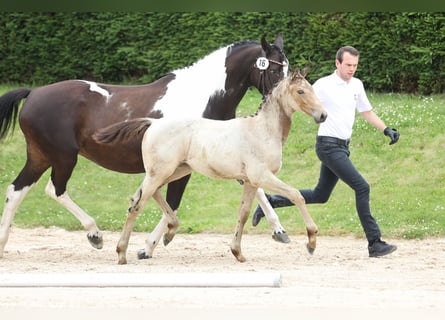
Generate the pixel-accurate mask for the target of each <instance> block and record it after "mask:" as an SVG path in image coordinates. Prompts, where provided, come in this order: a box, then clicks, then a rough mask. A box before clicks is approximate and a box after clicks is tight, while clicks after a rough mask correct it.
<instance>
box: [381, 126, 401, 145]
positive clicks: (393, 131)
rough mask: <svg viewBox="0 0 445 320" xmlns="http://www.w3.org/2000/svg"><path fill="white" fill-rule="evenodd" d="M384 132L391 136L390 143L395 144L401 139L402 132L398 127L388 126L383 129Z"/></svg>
mask: <svg viewBox="0 0 445 320" xmlns="http://www.w3.org/2000/svg"><path fill="white" fill-rule="evenodd" d="M383 133H384V134H385V136H388V137H390V138H391V142H390V143H389V144H394V143H396V142H397V141H399V137H400V133H398V132H397V130H396V129H393V128H390V127H386V128H385V130H383Z"/></svg>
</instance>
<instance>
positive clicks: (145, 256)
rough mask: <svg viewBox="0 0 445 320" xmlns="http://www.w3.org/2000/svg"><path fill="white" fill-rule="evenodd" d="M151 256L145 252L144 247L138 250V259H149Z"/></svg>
mask: <svg viewBox="0 0 445 320" xmlns="http://www.w3.org/2000/svg"><path fill="white" fill-rule="evenodd" d="M151 258H152V256H149V255H148V254H147V253H146V252H145V249H141V250H139V251H138V259H139V260H143V259H151Z"/></svg>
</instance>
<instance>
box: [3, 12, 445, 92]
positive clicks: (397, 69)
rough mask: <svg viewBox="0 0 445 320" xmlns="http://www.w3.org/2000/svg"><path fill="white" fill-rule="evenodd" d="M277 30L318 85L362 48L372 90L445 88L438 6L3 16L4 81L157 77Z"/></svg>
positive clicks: (444, 37)
mask: <svg viewBox="0 0 445 320" xmlns="http://www.w3.org/2000/svg"><path fill="white" fill-rule="evenodd" d="M278 32H282V33H283V35H284V39H285V51H286V54H287V56H288V58H289V60H290V62H291V65H292V66H296V65H299V66H303V65H306V64H310V65H311V72H310V74H309V78H310V80H312V81H313V80H315V79H316V78H318V77H320V76H323V75H326V74H328V73H330V72H332V71H333V70H334V68H335V65H334V58H335V52H336V50H337V49H338V47H340V46H343V45H353V46H355V47H357V49H359V50H360V51H361V53H362V55H361V59H360V65H359V70H358V74H357V75H358V76H359V77H360V78H362V79H363V81H364V82H365V86H366V87H367V88H368V89H370V90H374V91H379V92H410V93H411V92H416V93H420V94H433V93H434V94H436V93H444V87H445V81H444V79H445V77H444V73H445V14H444V13H432V12H416V13H409V12H398V13H395V12H382V13H373V12H353V13H344V12H342V13H302V12H298V13H290V12H271V13H264V12H242V13H234V12H188V13H158V12H156V13H155V12H149V13H116V12H112V13H111V12H97V13H88V12H81V13H65V12H60V13H3V14H2V15H1V16H0V57H1V61H0V79H1V80H0V82H2V83H20V84H35V85H40V84H46V83H50V82H55V81H60V80H64V79H72V78H82V79H89V80H95V81H101V82H113V83H143V82H144V83H145V82H151V81H153V80H154V79H156V78H159V77H160V76H162V75H164V74H166V73H168V72H170V71H172V70H173V69H176V68H180V67H184V66H186V65H189V64H191V63H193V62H194V61H196V60H198V59H199V58H201V57H203V56H204V55H206V54H208V53H210V52H211V51H213V50H215V49H217V48H219V47H221V46H223V45H226V44H229V43H232V42H235V41H238V40H245V39H251V40H260V38H261V36H263V35H266V37H267V39H268V40H269V41H272V40H273V39H274V38H275V36H276V34H277V33H278Z"/></svg>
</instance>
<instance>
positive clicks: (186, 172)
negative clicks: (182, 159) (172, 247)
mask: <svg viewBox="0 0 445 320" xmlns="http://www.w3.org/2000/svg"><path fill="white" fill-rule="evenodd" d="M191 172H192V170H191V168H190V167H189V166H188V165H186V164H182V165H180V166H179V167H177V168H176V169H175V171H174V172H173V174H172V175H171V176H170V177H169V178H168V179H167V180H166V183H169V186H170V184H171V183H170V182H174V183H179V182H181V183H182V184H183V186H182V188H178V189H176V188H175V189H176V190H177V191H178V192H183V191H184V189H185V185H186V184H187V182H188V180H189V178H190V173H191ZM184 178H185V179H184ZM181 183H179V185H181ZM175 185H176V186H177V185H178V184H175ZM168 195H169V193H168V191H167V197H168ZM170 195H172V193H170ZM153 197H154V199H155V201H156V202H157V203H158V205H159V207H160V208H161V209H162V208H163V207H164V206H165V208H168V209H170V210H172V211H173V215H175V216H176V212H177V211H176V210H174V209H171V208H172V207H171V205H170V203H167V204H163V203H160V201H162V202H164V199H163V198H162V196H161V197H160V199H158V200H160V201H158V200H156V198H155V195H154V196H153ZM167 201H168V200H167ZM176 203H177V205H179V202H176ZM167 206H168V207H167ZM168 209H162V211H163V213H166V212H168ZM167 226H168V218H167V216H166V215H165V214H163V215H162V218H161V220H160V221H159V222H158V224H157V225H156V227H155V228H154V229H153V231H152V232H151V233H150V234H149V235H148V237H147V239H146V240H145V243H146V248H145V249H141V250H139V253H138V257H139V259H147V258H152V257H153V251H154V249H155V247H156V246H157V245H158V243H159V242H160V240H161V237H162V234H163V233H164V230H165V228H167ZM175 230H176V229H175ZM172 239H173V237H171V238H170V239H169V237H167V236H164V245H167V244H169V243H170V241H171V240H172Z"/></svg>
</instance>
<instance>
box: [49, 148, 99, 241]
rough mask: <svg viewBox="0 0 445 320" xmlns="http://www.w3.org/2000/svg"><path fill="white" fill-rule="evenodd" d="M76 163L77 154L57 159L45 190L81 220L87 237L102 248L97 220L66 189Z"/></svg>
mask: <svg viewBox="0 0 445 320" xmlns="http://www.w3.org/2000/svg"><path fill="white" fill-rule="evenodd" d="M76 163H77V155H72V156H67V155H66V154H64V159H63V161H57V162H56V163H55V164H53V171H52V172H51V178H50V179H49V181H48V184H47V185H46V188H45V192H46V194H47V195H48V196H50V197H51V198H53V199H54V200H56V201H57V202H58V203H59V204H61V205H62V206H64V207H65V208H66V209H67V210H68V211H69V212H71V213H72V214H73V215H74V216H75V217H76V218H77V220H79V222H80V223H81V224H82V226H83V228H84V229H85V230H87V231H88V234H87V238H88V241H89V242H90V244H91V245H92V246H93V247H94V248H96V249H102V247H103V237H102V233H101V232H100V231H99V228H98V227H97V225H96V221H95V220H94V219H93V218H92V217H91V216H89V215H88V214H87V213H86V212H85V211H83V210H82V208H80V207H79V206H78V205H77V204H76V203H75V202H74V201H73V200H71V198H70V196H69V195H68V192H67V191H66V186H67V183H68V180H69V178H70V177H71V174H72V172H73V169H74V167H75V165H76Z"/></svg>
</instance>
